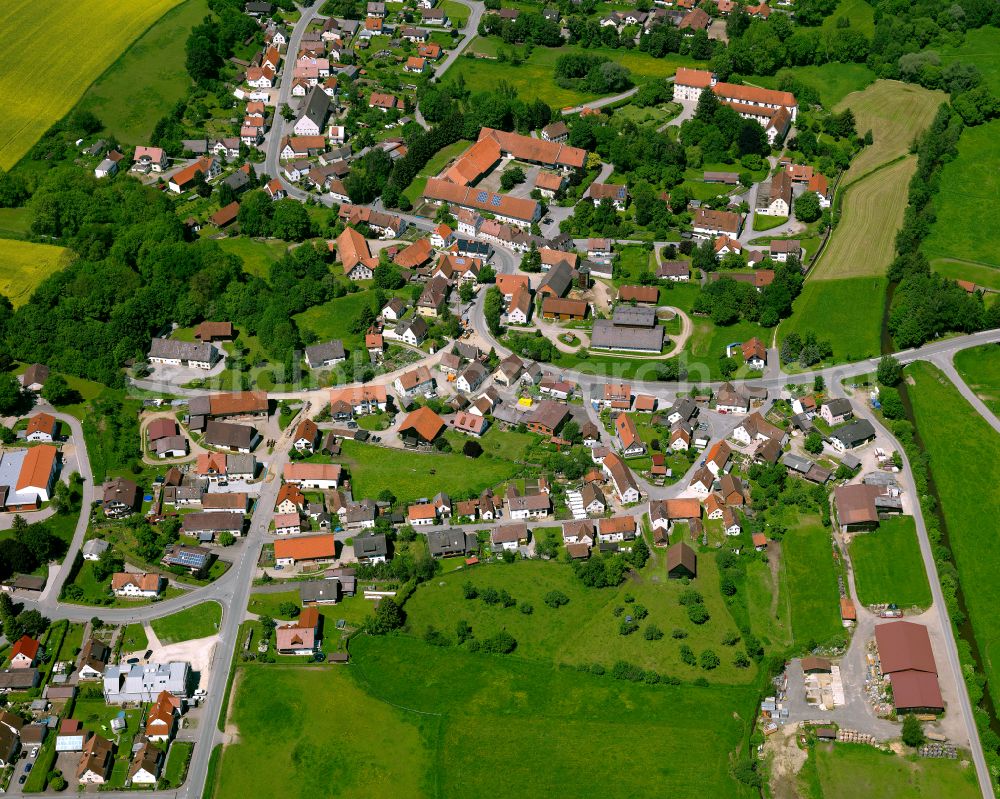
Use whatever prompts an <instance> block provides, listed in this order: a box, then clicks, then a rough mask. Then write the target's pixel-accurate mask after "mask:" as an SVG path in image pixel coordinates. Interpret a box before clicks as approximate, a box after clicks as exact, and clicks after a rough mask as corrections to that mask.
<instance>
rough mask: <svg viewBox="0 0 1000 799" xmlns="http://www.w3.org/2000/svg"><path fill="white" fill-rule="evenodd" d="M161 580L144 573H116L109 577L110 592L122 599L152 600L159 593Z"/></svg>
mask: <svg viewBox="0 0 1000 799" xmlns="http://www.w3.org/2000/svg"><path fill="white" fill-rule="evenodd" d="M162 581H163V578H162V576H161V575H159V574H147V573H146V572H137V573H134V574H133V573H130V572H118V573H116V574H114V575H112V577H111V590H112V591H113V592H114V595H115V596H117V597H122V598H124V599H152V598H153V597H156V596H158V595H159V593H160V585H161V583H162Z"/></svg>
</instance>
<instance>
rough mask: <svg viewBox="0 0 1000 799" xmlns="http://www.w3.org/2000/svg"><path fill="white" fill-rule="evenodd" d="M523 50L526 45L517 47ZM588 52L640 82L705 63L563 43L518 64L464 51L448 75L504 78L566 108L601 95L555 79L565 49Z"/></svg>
mask: <svg viewBox="0 0 1000 799" xmlns="http://www.w3.org/2000/svg"><path fill="white" fill-rule="evenodd" d="M498 47H505V48H506V49H508V50H509V49H510V47H509V46H508V45H504V44H503V42H501V41H500V40H499V39H497V38H493V37H490V38H477V39H476V40H475V41H474V42H472V43H471V44H470V45H469V47H468V48H467V49H466V53H479V54H482V55H488V56H496V53H497V48H498ZM515 49H516V50H517V51H518V52H520V53H523V48H515ZM572 52H584V53H587V54H589V55H594V56H599V55H603V56H607V57H608V58H610V59H611V60H612V61H616V62H617V63H619V64H621V65H622V66H624V67H627V68H628V69H629V70H631V72H632V76H633V79H634V80H635V81H636V82H637V83H641V82H644V79H655V80H660V79H663V78H668V77H670V76H671V75H673V74H674V73H675V72H676V71H677V67H679V66H701V65H703V64H704V62H700V61H694V60H692V59H690V58H685V57H683V56H676V55H674V56H672V57H670V58H653V57H652V56H650V55H647V54H646V53H643V52H640V51H639V50H613V49H608V48H602V47H592V48H589V49H586V50H584V49H583V48H581V47H577V46H572V45H564V46H563V47H536V48H534V50H532V52H531V55H530V56H529V57H528V58H527V59H525V60H524V62H523V63H521V64H519V65H518V66H514V65H512V64H510V63H500V62H499V61H497V60H495V58H467V57H466V56H465V55H464V54H463V56H462V57H460V58H458V59H456V60H455V63H454V64H452V65H451V67H450V68H449V70H448V72H447V73H446V76H447V78H449V79H455V78H457V77H458V76H459V75H462V76H463V77H464V78H465V82H466V84H467V85H469V86H495V85H496V84H498V83H499V82H500V81H501V80H502V81H505V82H506V83H508V84H510V85H511V86H513V87H514V88H515V89H516V90H517V94H518V97H520V98H521V99H522V100H537V99H541V100H544V101H545V102H546V103H548V104H549V105H550V106H552V107H553V108H566V107H570V106H576V105H579V104H581V103H585V102H587V101H589V100H594V99H596V98H597V97H599V96H600V95H597V94H592V93H588V92H581V91H577V90H575V89H564V88H562V87H560V86H557V85H556V83H555V80H554V79H553V77H552V75H553V68H554V67H555V63H556V60H557V59H558V58H559V56H561V55H563V54H564V53H572Z"/></svg>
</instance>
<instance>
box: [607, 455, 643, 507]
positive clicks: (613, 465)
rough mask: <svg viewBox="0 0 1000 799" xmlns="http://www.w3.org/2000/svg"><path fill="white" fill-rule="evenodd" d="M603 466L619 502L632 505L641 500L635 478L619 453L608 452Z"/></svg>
mask: <svg viewBox="0 0 1000 799" xmlns="http://www.w3.org/2000/svg"><path fill="white" fill-rule="evenodd" d="M601 466H602V469H603V470H604V473H605V474H606V475H607V476H608V478H609V479H610V480H611V483H612V485H613V486H614V491H615V496H616V497H617V498H618V501H619V502H621V503H622V504H623V505H630V504H633V503H636V502H638V501H639V496H640V495H639V487H638V486H637V485H636V483H635V478H634V477H633V476H632V472H631V471H629V468H628V467H627V466H626V465H625V464H624V463H623V462H622V460H621V459H620V458H619V457H618V456H617V455H615V454H614V453H613V452H612V453H608V454H607V455H606V456H605V457H604V460H603V463H602V464H601Z"/></svg>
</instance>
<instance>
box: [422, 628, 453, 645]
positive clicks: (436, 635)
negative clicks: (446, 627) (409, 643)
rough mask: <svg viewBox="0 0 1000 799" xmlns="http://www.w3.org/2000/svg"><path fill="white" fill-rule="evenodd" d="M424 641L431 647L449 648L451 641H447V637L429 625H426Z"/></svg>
mask: <svg viewBox="0 0 1000 799" xmlns="http://www.w3.org/2000/svg"><path fill="white" fill-rule="evenodd" d="M424 641H426V642H427V643H428V644H430V645H431V646H451V641H449V640H448V636H446V635H445V634H444V633H442V632H441V631H440V630H436V629H434V628H433V627H432V626H431V625H429V624H428V625H427V630H426V631H425V632H424Z"/></svg>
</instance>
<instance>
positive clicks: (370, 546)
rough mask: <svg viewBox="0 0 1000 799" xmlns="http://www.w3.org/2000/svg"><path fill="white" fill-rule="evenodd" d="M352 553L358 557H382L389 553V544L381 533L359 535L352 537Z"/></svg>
mask: <svg viewBox="0 0 1000 799" xmlns="http://www.w3.org/2000/svg"><path fill="white" fill-rule="evenodd" d="M354 554H355V555H356V556H357V557H359V558H384V557H385V556H386V555H388V554H389V545H388V543H387V542H386V540H385V535H384V534H383V533H372V534H371V535H359V536H356V537H355V539H354Z"/></svg>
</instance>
